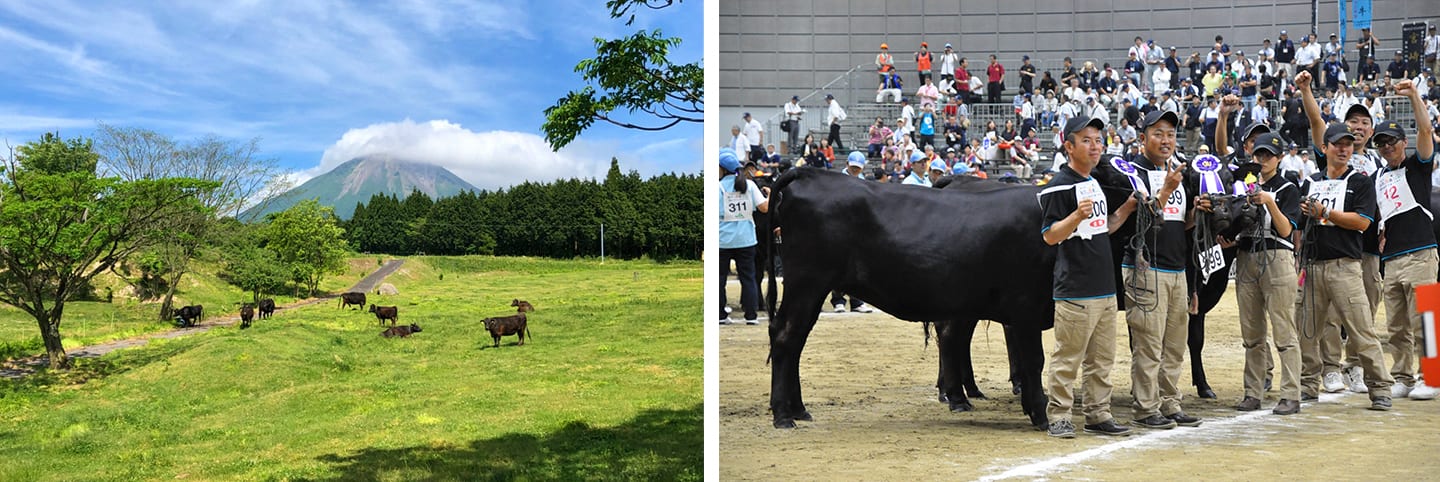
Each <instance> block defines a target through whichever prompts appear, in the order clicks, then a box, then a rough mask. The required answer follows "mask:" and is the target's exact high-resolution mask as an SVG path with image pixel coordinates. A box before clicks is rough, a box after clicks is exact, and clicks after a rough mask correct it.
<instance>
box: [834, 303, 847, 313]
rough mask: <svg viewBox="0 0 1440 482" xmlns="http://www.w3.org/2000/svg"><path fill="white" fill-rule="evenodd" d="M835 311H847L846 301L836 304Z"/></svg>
mask: <svg viewBox="0 0 1440 482" xmlns="http://www.w3.org/2000/svg"><path fill="white" fill-rule="evenodd" d="M835 312H836V313H844V312H845V304H844V303H841V304H838V305H835Z"/></svg>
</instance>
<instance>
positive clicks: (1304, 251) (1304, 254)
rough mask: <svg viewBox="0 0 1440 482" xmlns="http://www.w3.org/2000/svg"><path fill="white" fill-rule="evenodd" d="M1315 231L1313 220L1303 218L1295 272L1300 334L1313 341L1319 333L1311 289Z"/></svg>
mask: <svg viewBox="0 0 1440 482" xmlns="http://www.w3.org/2000/svg"><path fill="white" fill-rule="evenodd" d="M1316 229H1317V226H1316V224H1315V218H1314V217H1311V216H1305V224H1304V226H1301V228H1300V242H1301V244H1300V249H1299V251H1300V252H1299V254H1300V256H1299V260H1300V262H1299V263H1297V264H1296V272H1297V274H1298V275H1299V276H1298V277H1297V278H1298V279H1299V280H1300V287H1299V289H1300V334H1301V335H1302V336H1304V337H1305V338H1306V339H1314V338H1315V336H1316V335H1317V334H1318V333H1319V331H1320V330H1319V326H1318V324H1317V323H1316V320H1315V313H1314V311H1315V298H1316V296H1317V294H1316V293H1315V290H1314V289H1312V288H1313V286H1314V284H1313V283H1314V278H1315V277H1316V274H1315V272H1314V269H1313V268H1314V266H1315V250H1316V249H1317V248H1316V244H1315V239H1314V234H1315V230H1316ZM1307 278H1308V279H1307Z"/></svg>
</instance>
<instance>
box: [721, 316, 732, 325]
mask: <svg viewBox="0 0 1440 482" xmlns="http://www.w3.org/2000/svg"><path fill="white" fill-rule="evenodd" d="M731 323H734V321H730V317H728V316H727V317H724V318H721V319H720V324H722V325H728V324H731Z"/></svg>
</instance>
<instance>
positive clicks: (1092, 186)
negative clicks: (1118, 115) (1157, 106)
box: [1039, 117, 1135, 438]
mask: <svg viewBox="0 0 1440 482" xmlns="http://www.w3.org/2000/svg"><path fill="white" fill-rule="evenodd" d="M1104 131H1105V123H1104V122H1102V121H1100V120H1099V119H1094V118H1089V119H1087V118H1082V117H1076V118H1073V119H1070V120H1069V121H1068V122H1066V123H1065V131H1064V135H1065V141H1064V143H1063V145H1062V147H1063V148H1064V149H1065V158H1066V159H1067V160H1068V163H1067V164H1066V165H1064V166H1061V167H1060V171H1059V172H1057V173H1056V174H1055V177H1054V178H1052V179H1051V180H1050V183H1049V184H1048V185H1047V186H1046V188H1045V190H1043V191H1040V194H1039V201H1040V209H1041V213H1042V214H1041V223H1042V225H1041V226H1040V234H1041V236H1042V237H1043V238H1044V239H1045V244H1048V245H1052V246H1055V245H1058V247H1057V249H1056V257H1055V290H1054V295H1053V296H1054V298H1055V351H1054V353H1052V354H1051V355H1050V376H1049V378H1048V380H1047V382H1046V385H1047V390H1046V392H1048V393H1049V396H1050V403H1049V405H1048V407H1047V408H1046V413H1047V415H1048V417H1049V421H1050V427H1049V434H1050V435H1051V436H1053V437H1060V438H1073V437H1075V425H1074V424H1073V423H1072V422H1071V421H1070V408H1071V406H1072V405H1073V404H1074V402H1075V395H1074V389H1075V382H1076V376H1077V375H1078V374H1079V370H1080V365H1081V363H1082V362H1083V363H1084V365H1085V367H1086V371H1085V377H1086V381H1085V384H1084V385H1085V387H1086V393H1085V431H1086V432H1091V433H1099V434H1104V435H1123V434H1126V433H1129V431H1130V428H1129V427H1126V426H1123V425H1117V424H1116V423H1115V420H1114V416H1112V415H1111V414H1110V392H1111V391H1112V390H1113V388H1114V387H1113V385H1112V384H1111V383H1110V369H1111V368H1112V367H1113V366H1114V365H1115V299H1114V296H1115V278H1114V264H1113V262H1114V261H1113V260H1112V259H1111V257H1110V236H1109V234H1110V232H1111V231H1114V230H1115V229H1116V228H1118V227H1119V226H1120V224H1122V223H1124V222H1125V218H1127V217H1128V216H1129V215H1130V212H1131V211H1133V210H1134V209H1135V200H1134V198H1133V197H1131V198H1129V199H1128V200H1127V201H1126V202H1125V203H1124V204H1122V205H1120V206H1118V207H1114V206H1106V204H1107V202H1106V199H1105V195H1104V194H1103V193H1102V192H1101V190H1100V183H1099V182H1097V181H1095V179H1093V178H1091V177H1090V171H1091V170H1092V169H1094V168H1095V166H1096V165H1097V164H1098V163H1099V162H1100V157H1101V156H1102V155H1104V152H1105V141H1104V137H1103V132H1104Z"/></svg>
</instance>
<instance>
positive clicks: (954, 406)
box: [950, 401, 975, 412]
mask: <svg viewBox="0 0 1440 482" xmlns="http://www.w3.org/2000/svg"><path fill="white" fill-rule="evenodd" d="M971 410H975V405H972V404H971V403H970V402H969V401H965V402H959V403H956V402H950V411H951V412H969V411H971Z"/></svg>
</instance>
